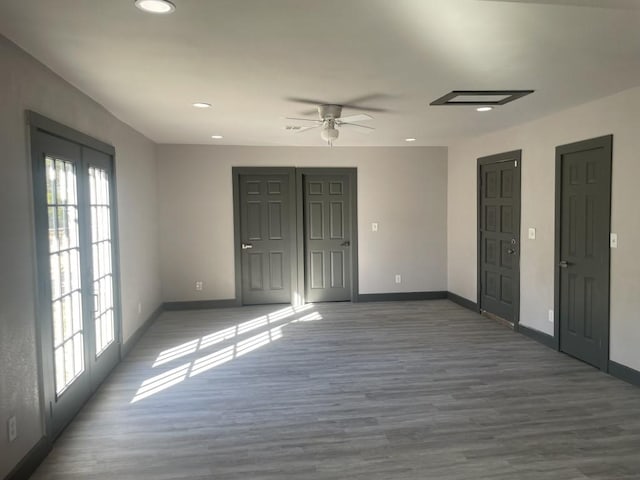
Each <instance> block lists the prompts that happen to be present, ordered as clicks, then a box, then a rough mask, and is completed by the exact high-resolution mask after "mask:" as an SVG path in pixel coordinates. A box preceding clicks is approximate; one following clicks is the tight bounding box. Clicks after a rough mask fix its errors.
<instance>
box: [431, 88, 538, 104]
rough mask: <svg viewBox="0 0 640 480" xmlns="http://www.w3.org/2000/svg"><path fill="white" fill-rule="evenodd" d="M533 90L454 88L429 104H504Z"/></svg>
mask: <svg viewBox="0 0 640 480" xmlns="http://www.w3.org/2000/svg"><path fill="white" fill-rule="evenodd" d="M533 92H534V90H454V91H452V92H450V93H447V94H446V95H444V96H442V97H440V98H438V99H437V100H434V101H433V102H431V105H504V104H505V103H509V102H513V101H514V100H517V99H519V98H522V97H524V96H525V95H529V94H530V93H533Z"/></svg>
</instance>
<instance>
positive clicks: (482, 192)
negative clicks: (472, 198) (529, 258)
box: [478, 151, 521, 323]
mask: <svg viewBox="0 0 640 480" xmlns="http://www.w3.org/2000/svg"><path fill="white" fill-rule="evenodd" d="M520 157H521V152H520V151H516V152H508V153H504V154H499V155H492V156H490V157H484V158H481V159H479V160H478V170H479V172H478V173H479V187H480V188H479V195H478V197H479V201H478V205H479V212H478V219H479V222H478V223H479V225H478V230H479V231H478V242H479V249H478V250H479V252H478V253H479V255H478V259H479V265H478V272H479V275H478V277H479V278H478V285H479V289H480V291H479V299H480V305H479V306H480V310H482V311H486V312H489V313H492V314H494V315H497V316H498V317H500V318H503V319H505V320H507V321H509V322H511V323H517V321H518V314H519V308H520V307H519V299H520Z"/></svg>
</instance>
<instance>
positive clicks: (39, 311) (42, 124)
mask: <svg viewBox="0 0 640 480" xmlns="http://www.w3.org/2000/svg"><path fill="white" fill-rule="evenodd" d="M25 118H26V123H27V131H28V142H27V143H28V147H29V154H28V155H29V158H30V166H31V168H30V177H31V178H30V180H31V182H30V185H31V188H32V191H31V198H32V199H33V207H32V208H33V209H34V217H33V227H32V228H33V234H34V238H35V242H34V247H33V248H34V250H33V251H34V258H35V259H36V262H35V269H34V273H35V277H36V283H35V286H34V294H35V301H36V307H35V325H36V342H37V344H38V349H37V365H38V388H39V390H40V395H39V397H40V399H39V401H40V411H41V412H42V413H41V419H42V422H43V426H44V435H45V438H47V439H48V442H49V444H51V443H52V442H53V441H54V440H55V438H56V437H57V435H59V434H61V433H62V432H63V431H64V429H65V428H66V425H65V426H62V427H61V428H60V430H59V431H58V432H54V431H53V419H52V416H51V412H52V407H51V405H52V403H53V402H55V400H56V392H55V385H54V382H55V378H54V374H53V364H52V363H51V362H48V360H47V359H46V358H45V355H46V354H47V353H48V349H46V348H45V345H44V342H45V341H48V340H49V339H48V338H46V336H45V335H44V334H43V332H42V328H41V323H42V322H43V321H44V319H48V318H49V314H48V312H47V311H45V305H49V302H50V298H45V297H44V296H45V294H46V293H48V291H49V288H50V286H49V283H48V282H50V280H49V275H50V273H49V269H48V268H46V269H45V270H46V271H44V272H43V271H42V270H43V267H44V266H45V265H44V263H46V264H47V266H48V264H49V259H48V250H49V244H48V239H45V238H39V237H38V235H37V233H38V232H39V229H40V228H39V226H38V225H41V224H42V222H43V221H44V223H45V224H46V222H47V220H46V217H43V213H44V212H43V211H42V209H41V208H39V207H38V205H42V202H43V201H44V200H45V199H46V193H45V192H43V191H42V190H41V189H39V188H38V185H37V183H38V180H41V179H42V175H43V169H42V166H41V165H40V161H41V159H40V158H35V156H34V155H35V154H34V148H33V142H34V140H35V138H36V136H37V132H43V133H46V134H48V135H51V136H54V137H59V138H61V139H62V140H65V141H68V142H71V143H75V144H77V145H79V146H80V151H81V152H82V149H83V148H89V149H92V150H96V151H98V152H100V153H103V154H105V155H107V156H109V157H110V162H111V178H110V187H111V188H110V191H109V194H110V196H111V198H110V200H111V211H110V214H111V235H112V238H111V246H112V259H111V261H112V268H113V283H114V285H113V315H114V341H115V342H116V344H117V347H116V348H117V359H116V362H115V365H114V366H113V367H112V368H115V366H116V365H118V363H120V361H121V360H122V345H123V331H122V330H123V329H122V282H121V275H120V245H119V232H118V195H117V192H118V190H117V183H116V182H117V180H116V155H115V153H116V151H115V147H113V146H112V145H109V144H107V143H105V142H102V141H100V140H97V139H95V138H93V137H91V136H90V135H87V134H85V133H82V132H80V131H78V130H75V129H73V128H71V127H68V126H66V125H64V124H61V123H58V122H56V121H55V120H51V119H50V118H47V117H45V116H43V115H40V114H39V113H36V112H34V111H31V110H26V111H25ZM44 258H46V259H47V260H46V262H44ZM86 268H87V266H86V265H85V266H84V267H83V268H82V269H81V270H82V271H81V275H82V276H84V275H85V273H86V272H85V270H86ZM47 308H48V307H47ZM91 364H93V362H89V364H88V365H91ZM112 368H110V369H109V370H108V371H107V372H106V373H105V375H104V377H102V378H100V379H91V378H89V390H90V392H89V395H88V396H87V397H86V398H85V399H84V400H83V401H82V402H80V406H79V408H77V409H76V410H75V412H73V413H72V414H71V417H70V420H69V421H71V419H73V418H74V417H75V415H77V414H78V413H79V412H80V410H81V409H82V407H83V406H84V404H85V403H86V401H87V400H89V398H91V395H92V394H93V393H94V392H95V391H96V390H97V389H98V387H99V386H100V385H101V384H102V382H103V381H104V380H105V379H106V378H107V377H108V376H109V373H110V372H111V370H112ZM96 380H97V381H96Z"/></svg>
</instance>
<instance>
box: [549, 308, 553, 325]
mask: <svg viewBox="0 0 640 480" xmlns="http://www.w3.org/2000/svg"><path fill="white" fill-rule="evenodd" d="M549 321H550V322H551V323H553V310H549Z"/></svg>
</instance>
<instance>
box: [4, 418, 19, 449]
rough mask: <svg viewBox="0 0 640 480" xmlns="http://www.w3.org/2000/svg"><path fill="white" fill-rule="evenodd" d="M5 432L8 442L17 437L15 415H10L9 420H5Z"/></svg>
mask: <svg viewBox="0 0 640 480" xmlns="http://www.w3.org/2000/svg"><path fill="white" fill-rule="evenodd" d="M7 432H8V434H9V442H13V441H14V440H15V439H16V438H18V425H17V423H16V416H15V415H12V416H10V417H9V420H7Z"/></svg>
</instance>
